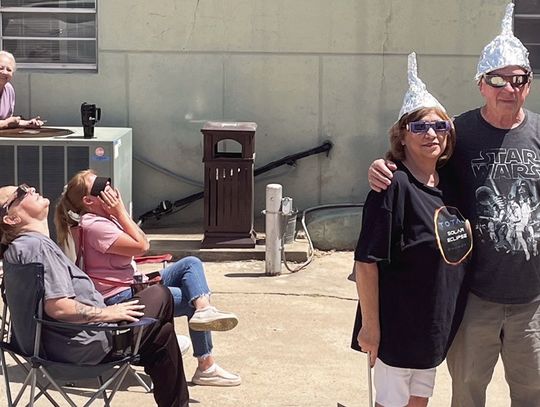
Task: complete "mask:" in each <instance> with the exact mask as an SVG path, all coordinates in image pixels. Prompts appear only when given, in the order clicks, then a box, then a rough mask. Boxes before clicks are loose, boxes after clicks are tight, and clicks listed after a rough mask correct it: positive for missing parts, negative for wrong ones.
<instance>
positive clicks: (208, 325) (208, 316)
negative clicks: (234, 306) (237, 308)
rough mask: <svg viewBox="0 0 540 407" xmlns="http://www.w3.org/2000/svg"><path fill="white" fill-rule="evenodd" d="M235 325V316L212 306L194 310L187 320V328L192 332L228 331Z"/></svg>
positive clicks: (236, 319) (236, 322)
mask: <svg viewBox="0 0 540 407" xmlns="http://www.w3.org/2000/svg"><path fill="white" fill-rule="evenodd" d="M236 325H238V318H237V317H236V315H234V314H233V313H232V312H226V311H220V310H218V309H217V308H216V307H212V306H208V307H206V308H201V309H198V310H196V311H195V313H194V314H193V316H192V317H191V319H190V320H189V327H190V328H191V329H193V330H194V331H229V330H231V329H233V328H234V327H235V326H236Z"/></svg>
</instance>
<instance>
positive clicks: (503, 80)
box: [484, 73, 531, 88]
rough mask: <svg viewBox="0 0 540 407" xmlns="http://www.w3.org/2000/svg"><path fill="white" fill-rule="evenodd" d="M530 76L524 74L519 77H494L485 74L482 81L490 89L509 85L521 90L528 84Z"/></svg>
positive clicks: (494, 75)
mask: <svg viewBox="0 0 540 407" xmlns="http://www.w3.org/2000/svg"><path fill="white" fill-rule="evenodd" d="M530 79H531V74H529V73H525V74H520V75H496V74H485V75H484V81H486V83H487V84H488V85H489V86H491V87H492V88H504V87H505V86H506V84H507V83H509V84H510V85H511V86H512V87H513V88H521V87H522V86H523V85H525V84H527V83H529V81H530Z"/></svg>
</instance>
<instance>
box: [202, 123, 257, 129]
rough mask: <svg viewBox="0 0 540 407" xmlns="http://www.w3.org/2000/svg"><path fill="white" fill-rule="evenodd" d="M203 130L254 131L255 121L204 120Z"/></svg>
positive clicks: (255, 127)
mask: <svg viewBox="0 0 540 407" xmlns="http://www.w3.org/2000/svg"><path fill="white" fill-rule="evenodd" d="M202 129H203V130H231V131H239V130H240V131H242V130H243V131H255V130H257V123H253V122H206V123H205V125H204V127H203V128H202Z"/></svg>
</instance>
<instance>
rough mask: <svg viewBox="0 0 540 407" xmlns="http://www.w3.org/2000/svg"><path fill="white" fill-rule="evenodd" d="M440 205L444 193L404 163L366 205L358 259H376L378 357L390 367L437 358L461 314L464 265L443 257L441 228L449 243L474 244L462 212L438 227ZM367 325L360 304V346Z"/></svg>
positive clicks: (422, 364)
mask: <svg viewBox="0 0 540 407" xmlns="http://www.w3.org/2000/svg"><path fill="white" fill-rule="evenodd" d="M441 209H442V210H445V206H444V202H443V196H442V192H441V191H440V190H439V189H437V188H432V187H428V186H426V185H424V184H422V183H421V182H419V181H418V180H416V179H415V178H414V177H413V175H412V174H411V173H410V172H409V171H408V169H407V168H406V167H405V166H404V165H403V164H401V163H398V170H397V171H396V172H395V173H394V177H393V179H392V184H391V185H390V187H389V188H388V189H387V190H386V191H384V192H380V193H377V192H374V191H371V192H370V193H369V194H368V197H367V199H366V202H365V204H364V212H363V218H362V231H361V233H360V238H359V240H358V245H357V247H356V251H355V260H356V261H360V262H365V263H372V262H377V268H378V270H379V315H380V327H381V342H380V347H379V355H378V357H379V358H380V359H381V360H382V361H383V362H384V363H386V364H388V365H390V366H395V367H403V368H414V369H428V368H431V367H435V366H437V365H439V364H440V363H441V362H442V361H443V360H444V358H445V356H446V352H447V350H448V347H449V346H450V343H451V340H452V339H453V336H454V334H455V330H456V329H457V326H458V324H459V322H460V321H461V316H462V311H463V307H464V301H463V299H464V297H465V295H464V294H465V291H466V290H465V289H464V288H463V284H462V283H463V280H464V275H465V273H464V267H463V265H461V264H458V265H452V264H449V263H447V262H446V261H445V260H444V257H443V252H441V250H440V249H439V245H438V243H437V233H439V234H440V235H441V236H440V238H441V239H443V240H444V243H445V245H446V246H447V247H446V248H445V250H446V249H448V248H450V249H452V247H455V246H453V245H454V244H457V245H458V246H463V243H464V242H465V244H468V245H469V248H470V235H469V237H468V236H465V237H464V236H463V233H464V230H465V229H464V221H463V219H461V220H454V221H452V220H451V219H443V218H441V219H440V222H439V225H438V226H439V227H440V229H439V231H438V232H437V231H436V229H437V225H436V213H437V212H438V211H439V212H440V211H441ZM445 222H450V223H452V222H453V223H454V224H453V225H449V224H447V223H445ZM457 223H463V225H461V224H459V225H457ZM462 226H463V228H462ZM450 246H452V247H450ZM467 251H468V250H465V251H464V253H466V252H467ZM448 253H450V252H448ZM361 324H362V321H361V314H360V309H358V312H357V316H356V322H355V328H354V332H353V338H352V347H353V348H354V349H357V350H360V349H359V347H358V342H357V336H358V332H359V330H360V327H361Z"/></svg>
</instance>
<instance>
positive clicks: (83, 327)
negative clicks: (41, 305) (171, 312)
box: [36, 317, 157, 332]
mask: <svg viewBox="0 0 540 407" xmlns="http://www.w3.org/2000/svg"><path fill="white" fill-rule="evenodd" d="M36 321H37V322H38V323H41V324H43V325H45V326H56V327H58V328H66V329H72V330H74V331H109V332H112V331H118V330H123V331H124V330H126V329H129V330H133V329H135V328H143V327H145V326H148V325H151V324H154V323H156V322H157V319H155V318H149V317H142V318H141V319H139V320H138V321H136V322H130V323H128V324H122V325H116V324H115V325H112V324H109V325H105V326H99V325H94V324H75V323H72V322H60V321H50V320H47V319H40V318H36Z"/></svg>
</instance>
